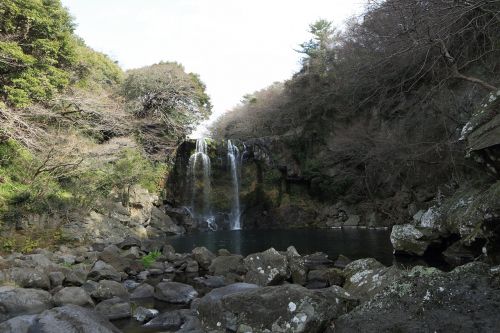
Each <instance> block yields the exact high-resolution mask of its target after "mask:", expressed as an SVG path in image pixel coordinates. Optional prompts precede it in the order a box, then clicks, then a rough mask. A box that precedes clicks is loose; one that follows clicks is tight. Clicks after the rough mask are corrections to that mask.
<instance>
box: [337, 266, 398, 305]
mask: <svg viewBox="0 0 500 333" xmlns="http://www.w3.org/2000/svg"><path fill="white" fill-rule="evenodd" d="M403 275H404V273H403V272H402V271H401V270H399V269H398V268H396V267H394V266H391V267H382V268H374V269H368V270H361V271H358V272H356V273H355V274H353V275H351V276H349V277H348V278H347V279H346V282H345V284H344V289H345V290H346V291H347V292H349V293H351V294H352V295H353V296H355V297H358V298H360V299H361V300H363V301H364V300H368V299H370V298H371V297H373V296H374V295H376V294H377V293H378V292H380V291H381V290H382V289H384V288H385V287H387V286H388V285H390V284H391V283H393V282H394V281H397V280H399V279H400V278H401V277H402V276H403Z"/></svg>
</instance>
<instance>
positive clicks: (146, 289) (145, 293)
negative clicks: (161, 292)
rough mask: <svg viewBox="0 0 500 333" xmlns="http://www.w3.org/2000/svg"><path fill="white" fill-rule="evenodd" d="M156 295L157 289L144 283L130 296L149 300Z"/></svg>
mask: <svg viewBox="0 0 500 333" xmlns="http://www.w3.org/2000/svg"><path fill="white" fill-rule="evenodd" d="M154 293H155V288H154V287H153V286H151V285H149V284H147V283H143V284H141V285H139V286H138V287H137V288H135V289H134V291H133V292H132V293H131V294H130V298H132V299H136V298H148V297H153V296H154Z"/></svg>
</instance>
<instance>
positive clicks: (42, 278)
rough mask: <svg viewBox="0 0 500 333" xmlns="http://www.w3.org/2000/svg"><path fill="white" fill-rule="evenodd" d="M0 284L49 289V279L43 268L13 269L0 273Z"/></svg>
mask: <svg viewBox="0 0 500 333" xmlns="http://www.w3.org/2000/svg"><path fill="white" fill-rule="evenodd" d="M0 282H15V283H16V285H17V286H19V287H22V288H37V289H45V290H49V289H50V279H49V275H48V273H47V271H46V270H45V269H43V268H29V267H13V268H10V269H5V270H3V271H0Z"/></svg>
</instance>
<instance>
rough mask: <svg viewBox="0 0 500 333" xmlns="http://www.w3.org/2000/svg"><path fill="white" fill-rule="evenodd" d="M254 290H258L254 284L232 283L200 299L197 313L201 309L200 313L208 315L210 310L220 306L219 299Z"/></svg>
mask: <svg viewBox="0 0 500 333" xmlns="http://www.w3.org/2000/svg"><path fill="white" fill-rule="evenodd" d="M256 288H259V286H258V285H256V284H250V283H233V284H230V285H228V286H226V287H222V288H217V289H214V290H212V291H210V292H209V293H207V294H206V295H205V296H203V297H202V298H201V299H200V301H199V303H198V305H197V308H198V311H199V310H200V308H203V310H202V311H205V312H206V313H208V312H210V311H211V310H210V309H213V308H215V307H217V306H220V304H219V303H220V302H221V299H222V298H223V297H225V296H228V295H232V294H236V293H241V292H245V291H248V290H252V289H256Z"/></svg>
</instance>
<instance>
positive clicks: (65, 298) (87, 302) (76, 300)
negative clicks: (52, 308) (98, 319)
mask: <svg viewBox="0 0 500 333" xmlns="http://www.w3.org/2000/svg"><path fill="white" fill-rule="evenodd" d="M53 300H54V304H55V305H56V306H61V305H66V304H74V305H79V306H83V307H90V308H93V307H94V302H93V301H92V298H90V296H89V294H87V292H86V291H85V290H84V289H83V288H80V287H66V288H63V289H61V290H59V291H58V292H57V293H56V294H55V295H54V296H53Z"/></svg>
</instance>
